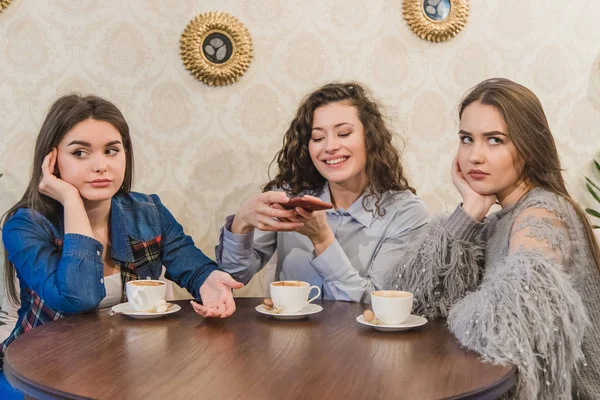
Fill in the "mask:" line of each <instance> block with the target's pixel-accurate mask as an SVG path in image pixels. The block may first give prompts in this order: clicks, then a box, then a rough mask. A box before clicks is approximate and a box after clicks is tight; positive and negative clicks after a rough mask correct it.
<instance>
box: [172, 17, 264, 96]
mask: <svg viewBox="0 0 600 400" xmlns="http://www.w3.org/2000/svg"><path fill="white" fill-rule="evenodd" d="M179 48H180V51H181V59H182V60H183V64H184V65H185V68H186V69H187V70H189V71H190V73H191V74H192V75H194V77H195V78H196V79H198V80H199V81H201V82H204V83H206V84H207V85H210V86H223V85H229V84H232V83H234V82H236V81H237V80H238V79H240V77H241V76H242V75H243V74H244V72H246V70H247V69H248V67H249V66H250V62H251V61H252V37H251V36H250V33H249V32H248V29H246V27H245V26H244V25H243V24H242V23H241V22H240V21H238V20H237V18H235V17H233V16H232V15H230V14H228V13H226V12H214V11H213V12H208V13H204V14H200V15H198V16H197V17H196V18H194V19H193V20H192V21H191V22H190V23H189V24H188V25H187V27H186V28H185V30H184V31H183V34H182V35H181V41H180V47H179Z"/></svg>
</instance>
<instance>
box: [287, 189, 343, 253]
mask: <svg viewBox="0 0 600 400" xmlns="http://www.w3.org/2000/svg"><path fill="white" fill-rule="evenodd" d="M304 197H312V198H313V199H316V197H314V196H308V195H306V196H304ZM296 212H297V213H298V216H297V217H294V218H293V219H292V220H293V221H297V222H302V223H303V226H302V227H300V228H298V229H296V232H298V233H301V234H303V235H304V236H306V237H308V238H309V239H310V241H311V242H312V244H313V246H314V247H315V253H316V255H317V256H318V255H319V254H321V253H322V252H323V251H325V250H326V249H327V248H328V247H329V246H330V245H331V244H332V243H333V242H334V241H335V235H334V234H333V231H332V230H331V227H330V226H329V223H327V214H326V212H325V211H312V212H311V211H307V210H305V209H304V208H300V207H296Z"/></svg>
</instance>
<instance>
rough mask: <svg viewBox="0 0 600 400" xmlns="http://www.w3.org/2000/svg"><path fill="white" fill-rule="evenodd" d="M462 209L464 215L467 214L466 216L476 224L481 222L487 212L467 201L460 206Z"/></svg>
mask: <svg viewBox="0 0 600 400" xmlns="http://www.w3.org/2000/svg"><path fill="white" fill-rule="evenodd" d="M462 208H463V210H464V211H465V213H467V215H469V216H470V217H471V218H473V219H474V220H475V221H477V222H481V221H483V219H484V218H485V215H486V214H487V212H488V210H486V209H484V207H481V206H479V205H476V204H473V203H471V202H468V201H465V202H464V203H463V204H462Z"/></svg>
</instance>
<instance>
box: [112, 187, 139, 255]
mask: <svg viewBox="0 0 600 400" xmlns="http://www.w3.org/2000/svg"><path fill="white" fill-rule="evenodd" d="M115 197H116V196H115ZM115 197H113V198H112V201H111V206H110V229H111V233H110V240H111V246H112V249H111V250H112V254H111V256H112V258H114V259H116V260H119V261H125V262H133V261H134V258H133V253H132V251H131V245H130V244H129V235H128V234H127V227H126V225H125V213H124V211H123V209H122V208H121V205H120V204H119V203H118V202H117V201H116V199H115Z"/></svg>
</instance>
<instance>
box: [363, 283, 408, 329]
mask: <svg viewBox="0 0 600 400" xmlns="http://www.w3.org/2000/svg"><path fill="white" fill-rule="evenodd" d="M412 305H413V294H412V293H410V292H403V291H400V290H378V291H375V292H373V293H371V306H372V307H373V312H374V313H375V317H377V319H379V320H380V321H381V322H383V323H384V324H388V325H398V324H401V323H403V322H404V321H406V319H407V318H408V316H409V315H410V312H411V310H412Z"/></svg>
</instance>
